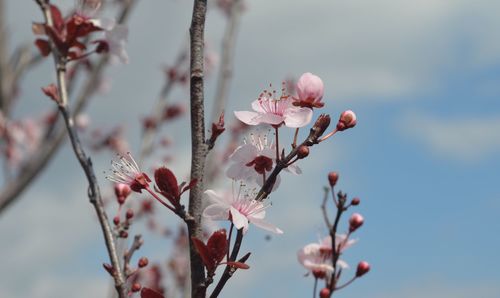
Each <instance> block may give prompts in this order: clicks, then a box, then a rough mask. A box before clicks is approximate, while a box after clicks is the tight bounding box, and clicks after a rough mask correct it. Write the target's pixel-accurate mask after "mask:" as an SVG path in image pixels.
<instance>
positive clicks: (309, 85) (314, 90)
mask: <svg viewBox="0 0 500 298" xmlns="http://www.w3.org/2000/svg"><path fill="white" fill-rule="evenodd" d="M296 89H297V95H298V98H295V101H294V103H293V105H294V106H298V107H306V108H311V109H312V108H322V107H323V106H324V105H325V103H324V102H322V101H321V99H323V93H324V85H323V81H322V80H321V79H320V77H318V76H316V75H313V74H312V73H310V72H306V73H304V74H303V75H302V76H300V78H299V80H298V82H297V86H296Z"/></svg>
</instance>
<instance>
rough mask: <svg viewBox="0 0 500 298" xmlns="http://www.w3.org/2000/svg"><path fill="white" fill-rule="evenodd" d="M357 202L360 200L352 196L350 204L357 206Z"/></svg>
mask: <svg viewBox="0 0 500 298" xmlns="http://www.w3.org/2000/svg"><path fill="white" fill-rule="evenodd" d="M359 203H361V200H360V199H359V198H354V199H352V201H351V205H353V206H358V205H359Z"/></svg>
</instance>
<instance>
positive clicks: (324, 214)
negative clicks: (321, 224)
mask: <svg viewBox="0 0 500 298" xmlns="http://www.w3.org/2000/svg"><path fill="white" fill-rule="evenodd" d="M329 192H330V190H329V189H328V187H325V196H324V197H323V203H321V211H322V212H323V219H324V220H325V224H326V227H327V228H328V231H330V229H331V228H332V224H331V223H330V219H329V218H328V212H327V210H326V203H327V200H328V194H329Z"/></svg>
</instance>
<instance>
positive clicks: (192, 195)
mask: <svg viewBox="0 0 500 298" xmlns="http://www.w3.org/2000/svg"><path fill="white" fill-rule="evenodd" d="M206 12H207V1H206V0H194V5H193V16H192V21H191V27H190V28H189V33H190V54H191V57H190V84H191V85H190V93H191V148H192V149H191V180H193V179H197V181H198V182H197V183H196V186H195V187H193V188H192V189H191V190H190V192H189V214H190V215H191V216H192V219H191V220H189V221H187V225H188V232H189V251H190V260H191V262H190V263H191V297H205V295H206V284H205V268H204V266H203V262H202V260H201V257H200V256H199V254H198V252H197V251H196V248H195V247H194V245H193V242H192V240H191V239H192V237H196V238H198V239H201V238H202V237H203V233H202V229H201V213H202V211H203V210H202V198H203V190H204V183H203V174H204V170H205V160H206V155H207V152H208V148H207V145H206V144H205V114H204V103H203V102H204V88H203V70H204V68H203V54H204V31H205V16H206Z"/></svg>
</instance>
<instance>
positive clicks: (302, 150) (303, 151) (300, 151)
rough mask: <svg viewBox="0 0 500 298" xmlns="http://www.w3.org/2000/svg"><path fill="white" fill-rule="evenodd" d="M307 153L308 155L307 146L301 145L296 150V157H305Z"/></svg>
mask: <svg viewBox="0 0 500 298" xmlns="http://www.w3.org/2000/svg"><path fill="white" fill-rule="evenodd" d="M308 155H309V147H307V146H304V145H302V146H300V147H299V149H298V150H297V157H298V158H299V159H302V158H306V157H307V156H308Z"/></svg>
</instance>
